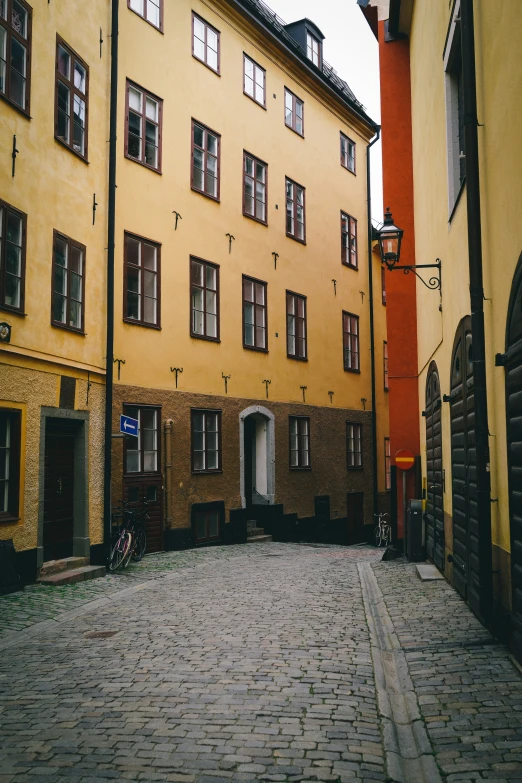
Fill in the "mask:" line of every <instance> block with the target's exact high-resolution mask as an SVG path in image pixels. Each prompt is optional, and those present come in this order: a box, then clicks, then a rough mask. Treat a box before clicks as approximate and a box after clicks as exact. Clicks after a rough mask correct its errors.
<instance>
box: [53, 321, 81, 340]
mask: <svg viewBox="0 0 522 783" xmlns="http://www.w3.org/2000/svg"><path fill="white" fill-rule="evenodd" d="M51 326H54V328H55V329H64V330H65V331H66V332H71V333H72V334H77V335H78V336H79V337H87V332H84V331H83V329H75V328H74V327H73V326H67V325H66V324H59V323H56V322H55V321H51Z"/></svg>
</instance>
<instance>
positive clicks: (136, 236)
mask: <svg viewBox="0 0 522 783" xmlns="http://www.w3.org/2000/svg"><path fill="white" fill-rule="evenodd" d="M127 239H134V240H136V241H137V242H140V243H145V244H147V245H152V246H153V247H155V248H156V251H157V255H156V262H157V270H156V273H155V274H156V294H157V296H156V314H157V323H155V324H153V323H149V322H148V321H145V320H144V319H143V312H144V306H143V305H144V300H145V294H144V290H145V287H144V285H143V278H144V272H145V269H144V267H143V266H140V267H137V269H139V275H140V287H141V291H142V293H141V295H140V318H131V317H130V316H128V315H126V313H127V294H128V293H129V291H128V287H127V280H128V267H129V260H128V254H127ZM130 266H134V264H131V265H130ZM147 271H150V270H147ZM123 320H124V321H125V323H127V324H135V325H136V326H144V327H146V328H147V329H161V244H160V243H159V242H154V241H153V240H152V239H148V238H147V237H142V236H140V235H139V234H133V233H132V232H131V231H124V232H123Z"/></svg>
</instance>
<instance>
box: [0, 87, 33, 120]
mask: <svg viewBox="0 0 522 783" xmlns="http://www.w3.org/2000/svg"><path fill="white" fill-rule="evenodd" d="M0 98H1V99H2V100H3V101H5V103H7V104H8V105H9V106H11V108H12V109H14V110H15V111H17V112H18V113H19V114H21V115H22V117H25V119H26V120H30V119H32V117H31V115H30V114H29V109H22V107H21V106H19V105H18V104H17V103H15V102H14V101H12V100H11V98H8V97H7V95H4V94H3V93H2V92H0Z"/></svg>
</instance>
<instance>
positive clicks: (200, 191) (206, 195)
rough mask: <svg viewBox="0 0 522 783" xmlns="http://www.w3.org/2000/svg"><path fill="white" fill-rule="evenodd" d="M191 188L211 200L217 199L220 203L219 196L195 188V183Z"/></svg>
mask: <svg viewBox="0 0 522 783" xmlns="http://www.w3.org/2000/svg"><path fill="white" fill-rule="evenodd" d="M190 189H191V190H192V191H194V193H199V195H200V196H205V198H209V199H210V200H211V201H215V202H216V203H217V204H219V203H220V198H219V196H211V195H210V194H209V193H205V191H204V190H200V189H199V188H195V187H194V185H191V186H190Z"/></svg>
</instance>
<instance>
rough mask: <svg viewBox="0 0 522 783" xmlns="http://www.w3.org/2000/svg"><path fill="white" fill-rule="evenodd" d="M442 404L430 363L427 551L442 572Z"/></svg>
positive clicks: (427, 400) (435, 368) (428, 385)
mask: <svg viewBox="0 0 522 783" xmlns="http://www.w3.org/2000/svg"><path fill="white" fill-rule="evenodd" d="M441 407H442V400H441V396H440V383H439V373H438V370H437V365H436V364H435V362H433V363H432V365H431V367H430V369H429V372H428V378H427V381H426V410H425V412H424V413H425V416H426V473H427V485H428V486H427V496H426V514H425V519H426V550H427V552H428V557H430V558H431V559H432V560H433V562H434V563H435V565H436V566H437V567H438V568H440V569H441V571H443V570H444V559H445V550H444V501H443V486H442V481H443V480H442V422H441Z"/></svg>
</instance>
